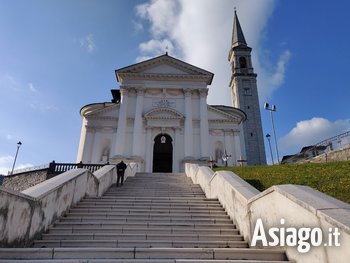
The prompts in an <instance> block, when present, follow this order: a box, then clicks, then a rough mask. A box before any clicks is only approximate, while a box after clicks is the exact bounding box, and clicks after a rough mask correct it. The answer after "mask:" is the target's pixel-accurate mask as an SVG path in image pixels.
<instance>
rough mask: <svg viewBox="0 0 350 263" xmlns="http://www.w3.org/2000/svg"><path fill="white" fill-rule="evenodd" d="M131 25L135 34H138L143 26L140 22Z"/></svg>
mask: <svg viewBox="0 0 350 263" xmlns="http://www.w3.org/2000/svg"><path fill="white" fill-rule="evenodd" d="M132 24H133V25H134V31H135V33H139V32H141V31H143V24H142V23H140V22H136V21H134V20H133V21H132Z"/></svg>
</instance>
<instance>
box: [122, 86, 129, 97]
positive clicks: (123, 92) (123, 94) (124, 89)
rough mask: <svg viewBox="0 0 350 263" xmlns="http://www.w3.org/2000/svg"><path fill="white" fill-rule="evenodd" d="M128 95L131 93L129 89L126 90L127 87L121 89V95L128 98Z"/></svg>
mask: <svg viewBox="0 0 350 263" xmlns="http://www.w3.org/2000/svg"><path fill="white" fill-rule="evenodd" d="M128 93H129V89H128V88H126V87H120V94H121V95H122V96H127V95H128Z"/></svg>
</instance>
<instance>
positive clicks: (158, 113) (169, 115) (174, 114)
mask: <svg viewBox="0 0 350 263" xmlns="http://www.w3.org/2000/svg"><path fill="white" fill-rule="evenodd" d="M144 117H145V118H146V119H178V120H180V119H183V118H184V116H183V115H182V114H181V113H180V112H178V111H176V110H173V109H169V108H156V109H153V110H151V111H149V112H147V113H146V114H145V115H144Z"/></svg>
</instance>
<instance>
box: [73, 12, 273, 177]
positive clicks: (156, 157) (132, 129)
mask: <svg viewBox="0 0 350 263" xmlns="http://www.w3.org/2000/svg"><path fill="white" fill-rule="evenodd" d="M242 39H244V36H243V33H242V29H241V27H240V25H239V22H238V18H237V15H236V13H235V18H234V28H233V36H232V47H231V49H230V56H229V60H230V63H231V65H232V80H231V83H230V86H231V90H232V99H233V105H234V107H229V106H223V105H208V104H207V95H208V85H210V84H211V83H212V80H213V77H214V74H213V73H211V72H208V71H206V70H204V69H201V68H198V67H195V66H193V65H190V64H188V63H186V62H184V61H181V60H178V59H176V58H174V57H171V56H169V55H168V54H165V55H162V56H159V57H155V58H153V59H150V60H146V61H143V62H140V63H137V64H134V65H131V66H127V67H124V68H121V69H118V70H116V71H115V73H116V78H117V81H118V82H119V83H120V88H119V90H112V95H113V99H112V102H105V103H95V104H89V105H86V106H84V107H83V108H82V109H81V111H80V114H81V116H82V118H83V125H82V131H81V137H80V144H79V150H78V158H77V161H78V162H80V161H82V162H84V163H103V162H107V161H109V162H110V163H116V162H118V161H119V160H121V159H123V160H126V161H130V162H131V161H134V162H138V163H140V164H141V166H142V168H141V170H142V171H145V172H179V171H183V164H184V163H185V162H202V163H207V164H208V161H209V159H210V158H212V159H214V160H215V161H216V164H217V165H223V164H224V162H223V155H225V153H226V154H227V156H229V158H228V160H227V163H228V165H238V164H239V161H241V160H246V161H247V163H248V164H265V163H266V159H265V150H264V144H263V140H260V138H262V128H261V120H260V110H259V102H258V94H257V88H256V74H255V73H254V72H253V68H252V63H251V58H250V52H251V48H249V47H247V45H246V43H245V40H244V41H242ZM241 93H243V94H241ZM247 116H248V119H247ZM247 147H249V148H247Z"/></svg>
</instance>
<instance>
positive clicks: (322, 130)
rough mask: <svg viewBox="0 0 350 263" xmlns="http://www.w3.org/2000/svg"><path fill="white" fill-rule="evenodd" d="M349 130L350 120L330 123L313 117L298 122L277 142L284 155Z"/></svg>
mask: <svg viewBox="0 0 350 263" xmlns="http://www.w3.org/2000/svg"><path fill="white" fill-rule="evenodd" d="M349 130H350V119H347V120H337V121H334V122H331V121H329V120H327V119H325V118H319V117H314V118H312V119H311V120H303V121H299V122H298V123H297V124H296V127H294V128H293V129H292V130H291V131H290V132H289V133H288V134H286V135H285V136H283V137H282V138H281V139H280V140H279V147H280V148H281V150H282V152H284V153H286V154H293V153H296V152H299V151H300V149H301V148H302V147H304V146H308V145H313V144H316V143H318V142H321V141H323V140H325V139H327V138H330V137H333V136H336V135H338V134H340V133H343V132H346V131H349Z"/></svg>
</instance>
